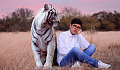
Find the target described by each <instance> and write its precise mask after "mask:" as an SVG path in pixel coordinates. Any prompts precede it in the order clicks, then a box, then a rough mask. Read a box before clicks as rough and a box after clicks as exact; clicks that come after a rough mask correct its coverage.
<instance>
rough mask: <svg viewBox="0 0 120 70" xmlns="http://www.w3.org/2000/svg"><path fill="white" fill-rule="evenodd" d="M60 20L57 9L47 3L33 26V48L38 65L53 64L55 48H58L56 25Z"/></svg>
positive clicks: (36, 17) (34, 20)
mask: <svg viewBox="0 0 120 70" xmlns="http://www.w3.org/2000/svg"><path fill="white" fill-rule="evenodd" d="M59 22H60V20H59V16H58V13H57V11H56V10H55V9H54V8H53V7H52V6H51V5H47V4H45V5H44V7H43V8H41V9H40V10H39V11H38V13H37V15H36V16H35V18H34V19H33V22H32V26H31V40H32V42H31V43H32V50H33V54H34V58H35V62H36V66H37V67H40V66H43V65H44V66H49V67H51V66H52V62H53V57H54V50H55V48H56V35H55V31H54V28H53V27H54V26H57V24H58V23H59Z"/></svg>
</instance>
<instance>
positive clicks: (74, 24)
mask: <svg viewBox="0 0 120 70" xmlns="http://www.w3.org/2000/svg"><path fill="white" fill-rule="evenodd" d="M81 28H82V21H81V20H80V19H78V18H74V19H73V20H72V21H71V24H70V32H71V34H72V35H75V34H79V33H80V32H81V31H82V29H81Z"/></svg>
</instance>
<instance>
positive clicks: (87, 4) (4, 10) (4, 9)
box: [0, 0, 120, 18]
mask: <svg viewBox="0 0 120 70" xmlns="http://www.w3.org/2000/svg"><path fill="white" fill-rule="evenodd" d="M44 4H52V6H53V7H54V8H55V9H56V10H57V11H58V12H59V13H60V12H61V11H62V9H63V8H64V7H72V8H75V9H77V10H79V11H81V13H82V14H93V13H97V12H100V11H103V10H104V11H111V12H113V11H114V10H116V11H118V12H120V0H0V18H2V17H3V15H5V16H6V15H9V14H10V13H11V12H13V11H15V10H16V9H18V8H29V9H31V10H33V11H34V12H35V14H36V13H37V12H38V10H39V9H40V8H42V7H43V6H44Z"/></svg>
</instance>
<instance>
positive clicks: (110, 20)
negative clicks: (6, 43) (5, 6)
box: [0, 7, 120, 32]
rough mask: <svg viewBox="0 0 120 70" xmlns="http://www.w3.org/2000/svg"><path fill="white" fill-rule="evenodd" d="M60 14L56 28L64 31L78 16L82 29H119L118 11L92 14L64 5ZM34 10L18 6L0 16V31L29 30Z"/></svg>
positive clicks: (119, 18)
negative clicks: (18, 7)
mask: <svg viewBox="0 0 120 70" xmlns="http://www.w3.org/2000/svg"><path fill="white" fill-rule="evenodd" d="M59 16H60V23H59V24H58V26H57V27H55V29H56V30H62V31H66V30H68V29H69V25H70V23H71V20H72V19H73V18H80V19H81V20H82V23H83V28H82V29H83V30H85V31H86V30H98V31H118V30H120V12H118V11H114V12H109V11H100V12H98V13H94V14H92V15H85V14H82V13H81V12H80V11H78V10H77V9H75V8H72V7H65V8H64V9H63V10H62V12H61V13H59ZM33 18H34V12H33V11H32V10H30V9H28V8H20V9H17V10H16V11H14V12H12V13H11V14H10V15H7V16H4V17H3V18H0V32H14V31H30V28H31V24H32V21H33Z"/></svg>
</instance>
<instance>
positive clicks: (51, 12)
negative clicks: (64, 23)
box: [44, 4, 60, 27]
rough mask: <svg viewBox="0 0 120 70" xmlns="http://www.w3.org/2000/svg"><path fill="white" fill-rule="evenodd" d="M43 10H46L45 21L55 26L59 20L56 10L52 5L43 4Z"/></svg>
mask: <svg viewBox="0 0 120 70" xmlns="http://www.w3.org/2000/svg"><path fill="white" fill-rule="evenodd" d="M44 10H45V11H48V15H47V22H48V23H50V24H51V25H52V26H54V27H56V26H57V24H58V23H59V22H60V19H59V15H58V12H57V11H56V10H55V9H54V8H53V7H52V5H47V4H45V5H44Z"/></svg>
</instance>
